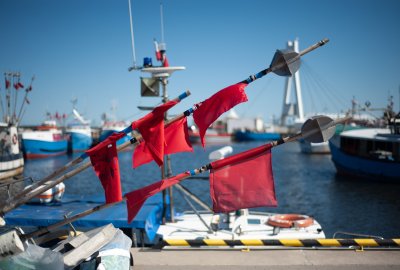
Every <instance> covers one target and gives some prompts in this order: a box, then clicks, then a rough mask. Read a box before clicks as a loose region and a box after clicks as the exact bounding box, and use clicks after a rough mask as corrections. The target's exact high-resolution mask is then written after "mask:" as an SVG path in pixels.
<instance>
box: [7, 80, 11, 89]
mask: <svg viewBox="0 0 400 270" xmlns="http://www.w3.org/2000/svg"><path fill="white" fill-rule="evenodd" d="M10 86H11V82H10V81H9V80H7V79H6V89H9V88H10Z"/></svg>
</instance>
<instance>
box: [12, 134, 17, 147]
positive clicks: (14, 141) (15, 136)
mask: <svg viewBox="0 0 400 270" xmlns="http://www.w3.org/2000/svg"><path fill="white" fill-rule="evenodd" d="M11 141H12V143H13V144H14V145H15V144H17V142H18V138H17V134H14V135H13V136H12V138H11Z"/></svg>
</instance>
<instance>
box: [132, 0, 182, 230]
mask: <svg viewBox="0 0 400 270" xmlns="http://www.w3.org/2000/svg"><path fill="white" fill-rule="evenodd" d="M160 17H161V43H160V44H157V42H156V41H155V45H156V54H157V55H156V56H157V60H159V61H160V62H161V66H153V65H152V62H151V59H150V61H149V62H148V63H147V64H146V63H144V66H143V67H141V68H140V70H141V72H149V73H150V74H151V77H152V78H154V79H155V80H157V81H158V83H161V85H162V94H161V96H162V102H163V103H166V102H167V101H168V100H169V98H168V91H167V84H168V78H169V77H170V76H171V74H172V73H173V72H175V71H178V70H184V69H185V67H182V66H178V67H177V66H176V67H170V66H169V65H168V64H167V63H168V61H166V54H165V52H166V44H165V42H164V23H163V7H162V4H161V3H160ZM159 53H160V55H158V54H159ZM144 60H145V61H147V60H149V59H148V58H145V59H144ZM132 69H133V68H131V69H130V70H132ZM137 69H139V68H137ZM142 79H143V78H142ZM154 94H155V95H153V94H152V95H151V96H159V93H158V91H157V92H154ZM142 96H143V91H142ZM144 96H145V95H144ZM164 119H165V120H168V113H167V112H166V113H165V115H164ZM164 161H165V162H164V164H163V165H162V166H161V178H162V179H165V178H168V177H170V176H172V168H171V157H170V155H166V156H165V160H164ZM168 194H169V200H170V206H169V211H170V213H169V215H170V218H171V221H172V222H174V202H173V193H172V187H170V188H168ZM166 206H167V204H166V192H165V191H163V209H164V212H163V223H165V221H166V211H167V209H166Z"/></svg>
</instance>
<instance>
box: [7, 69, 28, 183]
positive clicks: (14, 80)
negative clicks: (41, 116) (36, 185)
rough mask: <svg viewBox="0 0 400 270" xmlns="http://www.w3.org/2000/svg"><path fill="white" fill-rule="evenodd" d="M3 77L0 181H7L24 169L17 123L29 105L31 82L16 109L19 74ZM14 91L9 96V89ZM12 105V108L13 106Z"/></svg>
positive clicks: (20, 87)
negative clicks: (12, 88) (4, 102)
mask: <svg viewBox="0 0 400 270" xmlns="http://www.w3.org/2000/svg"><path fill="white" fill-rule="evenodd" d="M4 77H5V91H4V93H5V96H2V95H0V102H1V104H3V98H4V99H5V101H6V104H7V106H6V107H5V109H3V105H1V107H2V110H1V111H2V114H3V115H2V120H1V121H0V180H4V179H8V178H11V177H14V176H17V175H20V174H22V172H23V169H24V157H23V154H22V149H21V143H20V135H19V130H18V128H19V123H20V122H21V119H22V117H23V111H24V107H25V105H26V104H29V101H28V98H27V96H28V94H29V92H30V91H31V90H32V82H33V80H34V77H33V78H32V80H31V83H30V85H29V86H28V87H26V89H25V95H24V97H23V101H22V103H21V105H20V108H19V112H18V109H17V103H18V93H19V92H20V91H21V90H19V89H23V88H24V85H23V84H22V83H21V81H20V79H21V74H20V73H19V72H6V73H4ZM12 86H13V87H14V89H15V95H12V94H11V87H12ZM13 105H14V106H13Z"/></svg>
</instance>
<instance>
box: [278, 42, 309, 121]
mask: <svg viewBox="0 0 400 270" xmlns="http://www.w3.org/2000/svg"><path fill="white" fill-rule="evenodd" d="M287 50H290V51H295V52H297V53H298V52H299V41H298V39H295V40H294V41H293V42H292V41H288V43H287ZM293 80H294V88H295V92H294V93H295V100H293V99H292V98H291V90H292V83H293ZM285 85H286V87H285V95H284V98H283V108H282V116H281V125H283V126H293V125H294V124H295V123H299V122H300V123H303V122H304V110H303V99H302V96H301V86H300V69H299V70H298V71H297V72H296V73H295V74H294V75H293V76H291V77H287V78H286V84H285Z"/></svg>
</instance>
